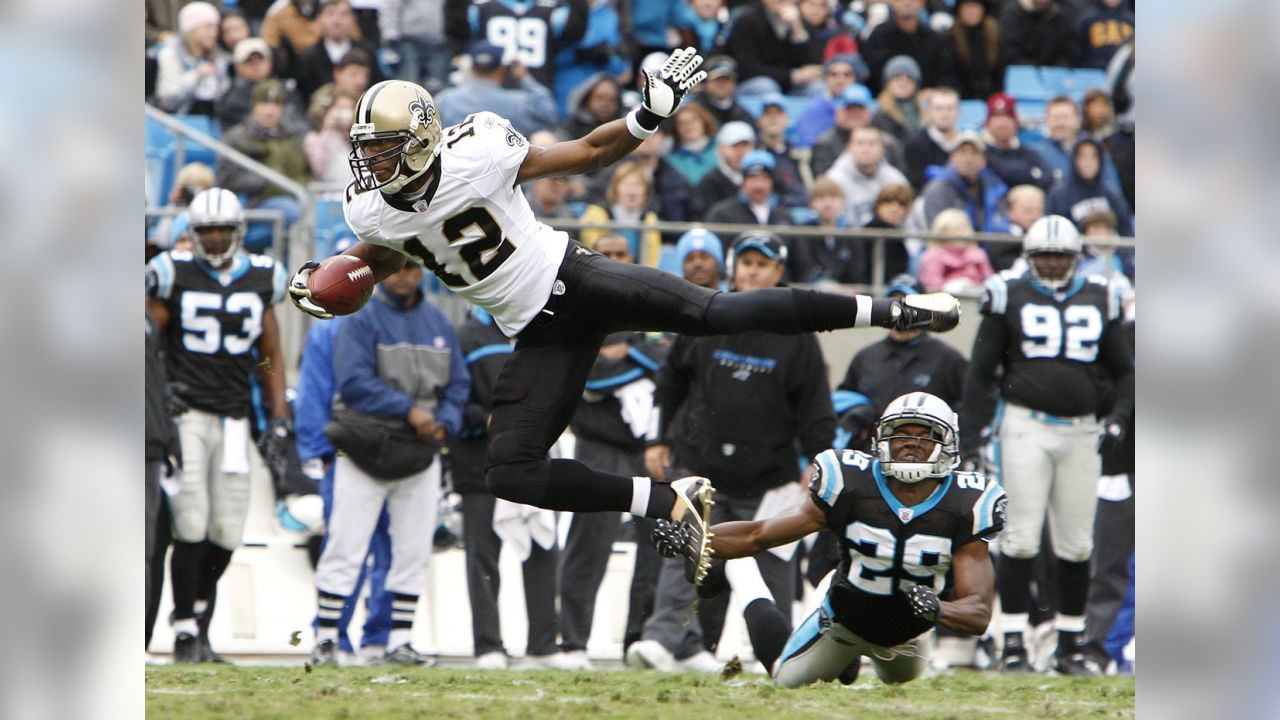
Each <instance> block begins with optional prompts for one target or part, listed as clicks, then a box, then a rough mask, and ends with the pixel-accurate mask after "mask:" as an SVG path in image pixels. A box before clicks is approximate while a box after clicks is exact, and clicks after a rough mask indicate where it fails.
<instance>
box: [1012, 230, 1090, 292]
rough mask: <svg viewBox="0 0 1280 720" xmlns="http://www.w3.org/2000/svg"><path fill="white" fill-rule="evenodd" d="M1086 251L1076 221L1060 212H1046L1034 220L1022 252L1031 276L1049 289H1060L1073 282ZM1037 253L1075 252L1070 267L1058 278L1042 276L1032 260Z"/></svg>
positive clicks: (1024, 240) (1069, 253) (1023, 242)
mask: <svg viewBox="0 0 1280 720" xmlns="http://www.w3.org/2000/svg"><path fill="white" fill-rule="evenodd" d="M1083 251H1084V241H1083V240H1081V239H1080V231H1079V230H1077V229H1076V224H1075V223H1073V222H1071V221H1070V220H1068V219H1067V218H1064V217H1062V216H1061V215H1046V216H1044V217H1042V218H1040V219H1039V220H1037V221H1035V222H1034V223H1032V224H1031V227H1030V228H1029V229H1028V230H1027V234H1026V237H1024V238H1023V239H1022V254H1023V255H1024V256H1026V259H1027V267H1028V268H1030V269H1031V277H1033V278H1035V280H1036V282H1038V283H1040V284H1041V285H1044V286H1045V287H1047V288H1049V289H1050V290H1060V289H1062V288H1064V287H1066V286H1067V284H1068V283H1070V282H1071V278H1072V276H1073V275H1075V272H1076V265H1077V264H1078V263H1079V262H1080V253H1082V252H1083ZM1038 253H1067V254H1068V255H1071V256H1072V259H1071V268H1070V270H1068V271H1067V274H1066V275H1065V276H1063V277H1061V278H1058V279H1056V280H1054V279H1050V278H1046V277H1043V276H1042V275H1041V274H1040V271H1039V270H1037V269H1036V264H1035V263H1034V262H1033V261H1032V260H1033V258H1034V256H1035V255H1036V254H1038Z"/></svg>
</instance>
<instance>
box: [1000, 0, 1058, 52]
mask: <svg viewBox="0 0 1280 720" xmlns="http://www.w3.org/2000/svg"><path fill="white" fill-rule="evenodd" d="M1074 45H1075V36H1074V34H1073V33H1072V31H1071V21H1070V19H1069V18H1067V16H1066V15H1065V14H1064V13H1063V9H1062V8H1060V7H1059V3H1058V2H1057V0H1017V1H1016V2H1009V3H1005V7H1004V11H1003V12H1002V13H1000V64H1001V65H1002V66H1006V67H1007V66H1009V65H1038V66H1045V65H1057V66H1064V65H1065V66H1069V65H1071V60H1072V56H1073V55H1074V52H1075V48H1074Z"/></svg>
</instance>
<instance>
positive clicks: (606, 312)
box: [486, 243, 858, 512]
mask: <svg viewBox="0 0 1280 720" xmlns="http://www.w3.org/2000/svg"><path fill="white" fill-rule="evenodd" d="M558 277H559V280H560V283H559V284H558V286H557V289H559V285H562V286H563V292H561V293H560V294H553V295H552V296H551V299H550V300H548V302H547V305H546V307H545V308H544V309H543V311H542V312H541V313H540V314H539V315H538V317H536V318H535V319H534V320H533V321H532V322H531V323H530V324H529V325H528V326H527V327H526V328H525V329H524V330H523V331H521V332H520V334H519V335H518V336H517V342H516V348H515V352H514V353H512V354H511V357H510V358H509V359H508V360H507V364H506V365H505V366H504V367H503V369H502V374H501V375H500V376H499V377H498V382H497V385H496V386H495V388H494V392H493V411H492V416H491V420H490V424H489V436H490V438H491V439H490V441H489V456H488V470H487V471H486V480H487V482H488V485H489V489H490V490H491V491H492V492H493V493H494V494H495V495H497V496H498V497H502V498H506V499H508V500H511V501H513V502H518V503H525V504H529V505H536V506H538V507H544V508H550V509H552V510H569V511H574V512H592V511H604V510H611V511H618V512H626V511H627V510H628V509H629V503H630V498H631V490H632V482H631V478H629V477H622V476H620V475H613V474H610V473H601V472H595V471H592V470H590V469H589V468H587V467H586V466H585V465H582V464H581V463H577V462H575V461H571V460H556V461H548V460H546V459H545V458H546V456H547V450H548V449H549V448H550V447H551V446H552V444H553V443H555V441H556V440H557V439H558V438H559V437H560V434H561V433H562V432H563V431H564V429H565V427H566V426H568V424H569V420H570V418H571V417H572V416H573V412H574V410H575V409H576V408H577V406H578V401H579V399H580V398H581V397H582V390H583V388H584V387H585V385H586V382H587V376H588V375H589V374H590V372H591V367H592V365H593V364H594V363H595V360H596V356H597V354H598V352H599V350H600V345H601V343H602V341H603V340H604V337H605V336H606V335H607V334H609V333H612V332H618V331H621V330H646V331H653V330H662V331H670V332H678V333H682V334H686V335H721V334H734V333H741V332H746V331H748V330H766V331H769V332H778V333H788V334H798V333H802V332H811V331H815V330H831V329H835V328H841V327H852V326H853V324H854V320H855V318H856V317H857V315H858V303H857V300H856V299H854V298H851V297H846V296H840V295H832V294H825V293H817V292H812V291H808V290H792V289H790V288H770V289H766V290H755V291H751V292H743V293H730V294H723V293H718V292H716V291H713V290H709V289H707V288H704V287H700V286H697V285H694V284H693V283H690V282H687V281H685V280H683V279H681V278H678V277H676V276H675V275H672V274H670V273H667V272H663V271H661V270H658V269H656V268H650V267H644V266H640V265H630V264H626V263H618V262H614V261H612V260H609V259H607V258H605V257H603V256H601V255H597V254H596V253H594V252H592V251H590V250H587V249H586V248H584V247H582V246H581V245H578V244H577V243H571V244H570V246H569V251H568V253H567V254H566V256H565V259H564V261H563V262H562V264H561V266H560V273H559V276H558ZM668 508H669V505H668Z"/></svg>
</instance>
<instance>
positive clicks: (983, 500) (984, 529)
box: [956, 473, 1007, 537]
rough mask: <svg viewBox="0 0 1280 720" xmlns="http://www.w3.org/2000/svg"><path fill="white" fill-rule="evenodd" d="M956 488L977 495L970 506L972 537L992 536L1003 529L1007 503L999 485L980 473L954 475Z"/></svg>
mask: <svg viewBox="0 0 1280 720" xmlns="http://www.w3.org/2000/svg"><path fill="white" fill-rule="evenodd" d="M962 476H963V479H962ZM956 486H957V487H959V488H965V489H969V490H971V491H973V494H976V495H977V499H975V500H974V501H973V504H972V505H971V506H970V513H971V514H972V515H973V527H972V531H973V536H974V537H984V536H987V535H992V534H994V533H996V532H999V531H1000V530H1001V529H1002V528H1004V506H1005V503H1006V502H1007V501H1006V498H1005V494H1004V488H1003V487H1001V486H1000V483H998V482H996V481H995V480H990V479H988V478H986V477H985V476H983V475H982V474H981V473H956ZM972 496H973V495H969V497H972Z"/></svg>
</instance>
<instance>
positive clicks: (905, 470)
mask: <svg viewBox="0 0 1280 720" xmlns="http://www.w3.org/2000/svg"><path fill="white" fill-rule="evenodd" d="M881 464H882V465H883V466H884V470H885V474H887V475H890V476H892V477H893V478H894V479H895V480H897V481H898V482H904V483H918V482H920V481H921V480H927V479H928V478H930V477H932V476H933V469H934V468H933V463H931V462H922V463H908V462H892V463H881Z"/></svg>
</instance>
